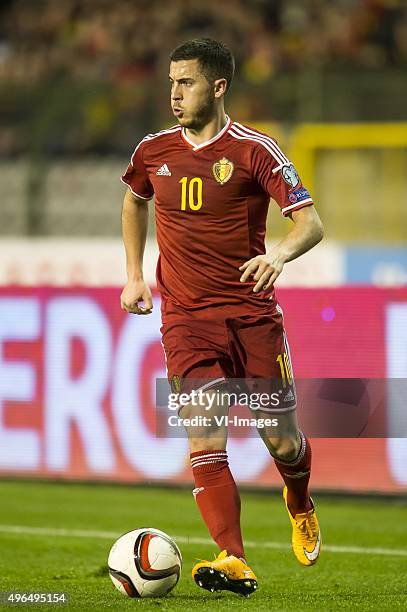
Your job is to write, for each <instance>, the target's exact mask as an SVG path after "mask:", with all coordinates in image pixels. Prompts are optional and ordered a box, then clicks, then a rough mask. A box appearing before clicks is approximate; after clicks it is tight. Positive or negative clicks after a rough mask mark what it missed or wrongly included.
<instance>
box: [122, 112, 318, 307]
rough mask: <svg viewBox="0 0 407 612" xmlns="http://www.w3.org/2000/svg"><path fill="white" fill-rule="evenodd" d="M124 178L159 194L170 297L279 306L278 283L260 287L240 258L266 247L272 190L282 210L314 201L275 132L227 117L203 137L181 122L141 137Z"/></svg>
mask: <svg viewBox="0 0 407 612" xmlns="http://www.w3.org/2000/svg"><path fill="white" fill-rule="evenodd" d="M122 181H123V182H124V183H125V184H126V185H128V186H129V188H130V189H131V191H132V192H133V194H134V195H136V196H138V197H140V198H143V199H146V200H150V199H151V198H152V197H153V196H154V201H155V211H156V225H157V241H158V247H159V251H160V256H159V260H158V265H157V286H158V289H159V291H160V293H161V296H162V298H163V303H164V305H165V304H168V306H170V305H171V304H173V305H174V306H176V307H180V308H182V309H184V310H186V311H199V310H201V309H206V308H208V307H211V308H216V307H217V308H220V309H221V310H222V312H223V311H225V312H227V313H228V314H230V316H232V315H233V314H236V315H242V314H245V313H247V314H253V313H261V312H263V313H264V312H265V311H267V312H270V311H271V310H273V309H274V307H275V300H274V299H272V300H271V301H270V299H269V298H270V297H271V296H272V295H273V298H274V290H267V291H259V292H258V293H253V286H254V284H253V280H251V279H249V281H248V282H245V283H241V282H240V280H239V279H240V277H241V275H242V272H241V271H240V270H239V266H241V265H242V264H243V263H244V262H245V261H247V260H248V259H250V258H252V257H255V256H256V255H260V254H264V253H265V245H264V238H265V233H266V217H267V210H268V204H269V200H270V198H273V200H275V201H276V202H277V204H278V205H279V206H280V208H281V212H282V214H283V215H287V214H290V213H291V212H292V211H293V210H298V209H299V208H302V207H303V206H309V205H311V204H313V201H312V199H311V196H310V194H309V193H308V191H307V190H306V189H305V188H304V187H303V185H302V183H301V180H300V178H299V176H298V174H297V172H296V170H295V168H294V166H293V165H292V164H291V163H290V161H289V160H288V159H287V157H286V156H285V155H284V153H283V152H282V151H281V149H280V148H279V147H278V145H277V143H276V142H275V141H274V140H273V139H272V138H270V137H269V136H267V135H265V134H262V133H261V132H258V131H257V130H254V129H252V128H249V127H246V126H243V125H241V124H240V123H237V122H235V121H231V120H230V119H229V118H228V120H227V124H226V125H225V127H224V128H223V129H222V130H221V131H220V132H219V133H218V134H217V135H216V136H215V137H214V138H212V139H211V140H209V141H208V142H205V143H203V144H200V145H196V144H194V143H193V142H192V141H191V140H190V139H189V138H188V137H187V135H186V133H185V130H184V129H183V128H181V126H179V125H177V126H175V127H173V128H170V129H168V130H163V131H161V132H158V133H157V134H150V135H148V136H146V137H145V138H144V139H143V140H142V141H141V142H140V143H139V145H138V146H137V147H136V150H135V151H134V153H133V156H132V158H131V161H130V164H129V166H128V168H127V170H126V172H125V174H124V175H123V176H122ZM202 312H203V311H202ZM212 312H213V311H212Z"/></svg>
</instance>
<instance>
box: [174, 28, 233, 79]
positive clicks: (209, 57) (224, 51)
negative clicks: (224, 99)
mask: <svg viewBox="0 0 407 612" xmlns="http://www.w3.org/2000/svg"><path fill="white" fill-rule="evenodd" d="M193 59H197V60H198V61H199V65H200V68H201V70H202V73H203V74H204V75H205V77H206V79H207V80H208V81H209V82H211V81H215V80H216V79H226V81H227V83H228V84H227V90H228V89H229V88H230V85H231V83H232V80H233V75H234V73H235V60H234V58H233V55H232V53H231V51H230V49H228V47H227V46H226V45H224V44H223V43H221V42H219V41H217V40H213V39H212V38H195V39H194V40H188V41H187V42H184V43H182V45H179V46H178V47H176V48H175V49H174V50H173V51H172V52H171V54H170V60H171V61H172V62H179V61H181V60H193Z"/></svg>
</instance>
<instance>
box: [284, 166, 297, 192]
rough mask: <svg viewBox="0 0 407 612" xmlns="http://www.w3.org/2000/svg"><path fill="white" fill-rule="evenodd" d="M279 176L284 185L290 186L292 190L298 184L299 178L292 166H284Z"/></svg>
mask: <svg viewBox="0 0 407 612" xmlns="http://www.w3.org/2000/svg"><path fill="white" fill-rule="evenodd" d="M281 175H282V177H283V179H284V180H285V182H286V183H288V184H289V185H291V187H292V188H293V189H294V188H295V187H297V185H298V183H299V182H300V177H299V176H298V174H297V170H296V169H295V168H294V166H293V164H284V166H283V167H282V168H281Z"/></svg>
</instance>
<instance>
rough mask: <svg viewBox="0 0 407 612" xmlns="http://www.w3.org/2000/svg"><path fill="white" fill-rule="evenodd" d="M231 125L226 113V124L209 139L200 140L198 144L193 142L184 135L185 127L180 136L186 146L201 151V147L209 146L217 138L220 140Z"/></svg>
mask: <svg viewBox="0 0 407 612" xmlns="http://www.w3.org/2000/svg"><path fill="white" fill-rule="evenodd" d="M231 125H232V120H231V119H230V117H228V115H226V125H225V126H224V127H223V128H222V129H221V131H220V132H218V133H217V134H216V135H215V136H214V137H213V138H211V139H210V140H207V141H206V142H201V144H199V145H197V144H196V143H195V142H192V140H190V139H189V138H188V136H187V135H186V130H185V128H182V130H181V138H182V140H183V141H184V142H185V143H186V144H187V145H188V146H190V147H191V148H192V150H193V151H201V149H205V148H206V147H209V146H210V145H212V144H213V143H214V142H217V141H218V140H220V139H221V138H222V136H223V135H224V134H226V132H227V131H228V129H229V128H230V126H231Z"/></svg>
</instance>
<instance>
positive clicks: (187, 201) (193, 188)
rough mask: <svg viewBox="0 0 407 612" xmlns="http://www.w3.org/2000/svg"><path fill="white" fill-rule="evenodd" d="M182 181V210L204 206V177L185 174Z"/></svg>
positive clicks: (197, 208)
mask: <svg viewBox="0 0 407 612" xmlns="http://www.w3.org/2000/svg"><path fill="white" fill-rule="evenodd" d="M179 182H180V183H181V210H186V209H187V208H189V209H190V210H199V209H200V208H201V207H202V179H201V178H200V177H199V176H195V177H194V178H192V179H188V177H187V176H183V177H182V179H181V180H180V181H179Z"/></svg>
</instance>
